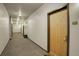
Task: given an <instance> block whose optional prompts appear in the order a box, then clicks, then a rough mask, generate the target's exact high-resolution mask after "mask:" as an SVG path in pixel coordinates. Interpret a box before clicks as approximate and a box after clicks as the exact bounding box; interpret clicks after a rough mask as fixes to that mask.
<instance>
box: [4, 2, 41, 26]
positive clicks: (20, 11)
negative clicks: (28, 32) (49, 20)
mask: <svg viewBox="0 0 79 59" xmlns="http://www.w3.org/2000/svg"><path fill="white" fill-rule="evenodd" d="M41 5H42V3H4V6H5V7H6V9H7V11H8V13H9V15H10V16H11V17H12V22H13V23H14V24H16V23H17V22H18V23H20V22H22V21H23V20H24V19H26V18H27V17H28V16H30V15H31V14H32V13H33V12H34V11H35V10H36V9H38V8H39V7H40V6H41ZM18 17H19V21H17V18H18Z"/></svg>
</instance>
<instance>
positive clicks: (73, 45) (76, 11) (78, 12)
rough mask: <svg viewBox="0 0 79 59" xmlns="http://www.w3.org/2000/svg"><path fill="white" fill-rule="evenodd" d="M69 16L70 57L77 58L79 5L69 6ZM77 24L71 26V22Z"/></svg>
mask: <svg viewBox="0 0 79 59" xmlns="http://www.w3.org/2000/svg"><path fill="white" fill-rule="evenodd" d="M69 14H70V54H69V55H71V56H79V52H78V51H79V4H74V3H72V4H70V5H69ZM76 21H77V22H78V24H76V25H73V24H72V23H73V22H76Z"/></svg>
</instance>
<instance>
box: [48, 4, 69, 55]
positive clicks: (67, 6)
mask: <svg viewBox="0 0 79 59" xmlns="http://www.w3.org/2000/svg"><path fill="white" fill-rule="evenodd" d="M66 8H67V35H68V36H67V56H69V35H70V33H69V32H70V31H69V28H70V26H69V23H70V22H69V4H67V5H65V6H64V7H62V8H60V9H57V10H54V11H52V12H49V13H48V14H47V19H48V20H47V29H48V30H47V33H48V35H47V38H48V42H47V43H48V44H47V45H48V46H47V50H48V53H49V51H50V18H49V16H50V15H51V14H54V13H56V12H59V11H62V10H64V9H66Z"/></svg>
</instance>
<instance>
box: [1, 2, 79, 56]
mask: <svg viewBox="0 0 79 59" xmlns="http://www.w3.org/2000/svg"><path fill="white" fill-rule="evenodd" d="M78 45H79V3H0V56H79V52H78V51H79V46H78Z"/></svg>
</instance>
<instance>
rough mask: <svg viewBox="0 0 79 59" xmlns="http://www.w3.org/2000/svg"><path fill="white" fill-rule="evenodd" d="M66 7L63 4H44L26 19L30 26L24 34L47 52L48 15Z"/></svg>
mask: <svg viewBox="0 0 79 59" xmlns="http://www.w3.org/2000/svg"><path fill="white" fill-rule="evenodd" d="M65 5H66V4H61V3H50V4H49V3H47V4H43V5H42V6H41V7H40V8H39V9H37V10H36V11H35V12H33V13H32V15H31V16H29V17H28V19H26V20H28V23H27V24H28V26H27V30H25V31H24V32H27V33H28V37H29V38H30V39H31V40H32V41H34V42H35V43H37V44H38V45H39V46H41V47H42V48H43V49H45V50H47V14H48V13H49V12H51V11H53V10H56V9H59V8H61V7H63V6H65Z"/></svg>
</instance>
